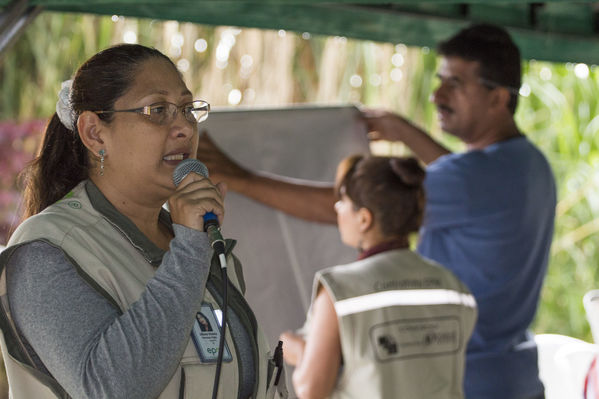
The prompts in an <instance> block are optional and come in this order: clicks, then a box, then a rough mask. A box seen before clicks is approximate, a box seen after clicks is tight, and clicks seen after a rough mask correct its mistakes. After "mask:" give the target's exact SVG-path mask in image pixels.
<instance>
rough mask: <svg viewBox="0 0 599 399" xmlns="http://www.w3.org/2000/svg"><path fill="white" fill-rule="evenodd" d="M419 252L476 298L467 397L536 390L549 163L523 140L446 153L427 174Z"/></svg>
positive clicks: (551, 191)
mask: <svg viewBox="0 0 599 399" xmlns="http://www.w3.org/2000/svg"><path fill="white" fill-rule="evenodd" d="M425 187H426V190H427V192H426V194H427V206H426V211H425V219H424V224H423V227H422V230H421V241H420V244H419V247H418V252H419V253H420V254H422V255H423V256H425V257H428V258H430V259H433V260H435V261H437V262H439V263H441V264H442V265H444V266H446V267H447V268H449V269H450V270H452V271H453V272H454V273H455V274H456V275H457V276H458V277H459V278H460V279H461V280H462V281H463V282H464V283H465V284H466V285H467V286H468V288H469V289H470V291H472V293H473V294H474V296H475V298H476V301H477V304H478V309H479V316H478V320H477V323H476V326H475V328H474V332H473V334H472V337H471V339H470V342H469V344H468V349H467V355H466V356H467V359H466V374H465V381H464V388H465V392H466V397H467V398H469V399H471V398H485V399H492V398H501V399H510V398H520V397H527V396H532V395H535V394H538V393H541V392H543V385H542V383H541V381H540V380H539V377H538V364H537V349H536V346H535V343H534V341H533V340H532V339H531V337H530V335H529V334H528V333H527V328H528V326H529V325H530V323H531V322H532V320H533V317H534V315H535V312H536V309H537V305H538V302H539V296H540V292H541V286H542V284H543V278H544V276H545V273H546V270H547V262H548V258H549V247H550V245H551V238H552V235H553V223H554V217H555V205H556V195H555V182H554V179H553V175H552V173H551V169H550V167H549V164H548V163H547V160H546V159H545V157H544V156H543V154H541V152H540V151H539V150H538V149H537V148H536V147H535V146H534V145H532V144H531V143H530V142H529V141H528V139H526V138H525V137H523V136H520V137H516V138H513V139H510V140H506V141H502V142H499V143H495V144H493V145H490V146H488V147H486V148H485V149H484V150H476V151H469V152H466V153H461V154H449V155H446V156H443V157H440V158H439V159H437V160H436V161H435V162H433V163H431V164H430V165H429V167H428V168H427V177H426V180H425Z"/></svg>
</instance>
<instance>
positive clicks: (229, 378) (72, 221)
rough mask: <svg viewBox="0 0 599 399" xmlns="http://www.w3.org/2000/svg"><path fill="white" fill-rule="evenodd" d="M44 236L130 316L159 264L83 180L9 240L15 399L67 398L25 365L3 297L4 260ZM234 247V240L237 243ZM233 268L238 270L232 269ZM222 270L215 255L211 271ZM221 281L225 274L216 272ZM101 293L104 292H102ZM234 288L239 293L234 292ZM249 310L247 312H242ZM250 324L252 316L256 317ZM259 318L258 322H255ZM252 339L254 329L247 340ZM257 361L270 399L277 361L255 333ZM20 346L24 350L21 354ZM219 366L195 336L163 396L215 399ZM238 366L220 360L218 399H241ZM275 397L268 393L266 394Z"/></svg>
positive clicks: (263, 393)
mask: <svg viewBox="0 0 599 399" xmlns="http://www.w3.org/2000/svg"><path fill="white" fill-rule="evenodd" d="M38 239H43V240H45V241H48V242H50V243H51V244H53V245H55V246H57V247H60V248H62V249H63V251H64V252H65V253H66V254H68V256H69V257H70V258H71V259H72V261H73V264H74V267H77V268H78V269H80V271H82V272H83V274H84V275H87V276H88V277H89V278H87V279H88V280H89V279H90V278H91V280H93V282H95V283H97V285H98V286H99V287H97V289H98V291H99V292H101V293H103V294H104V295H105V296H106V294H107V295H108V297H109V298H111V299H112V300H113V301H114V303H115V304H116V305H117V306H118V307H119V308H120V310H121V311H123V312H124V311H126V310H127V309H128V308H129V306H130V305H131V304H132V303H133V302H135V301H136V300H137V299H138V298H139V297H140V296H141V294H142V293H143V291H144V289H145V286H146V283H147V281H148V280H149V279H150V278H152V276H153V275H154V271H155V269H154V267H153V266H152V265H151V264H150V263H149V262H148V260H147V259H146V258H145V257H144V254H143V253H142V252H141V251H140V250H138V249H137V248H135V247H134V246H133V245H132V244H131V242H130V241H129V240H128V238H127V237H126V236H125V235H124V234H122V233H121V232H120V231H119V230H118V228H117V227H116V226H115V225H113V224H112V223H111V222H110V221H109V220H108V219H107V218H105V217H104V216H103V215H101V214H100V213H99V212H97V211H96V210H95V209H94V208H93V206H92V205H91V203H90V201H89V198H88V196H87V193H86V190H85V186H84V183H81V184H79V185H78V186H77V187H75V189H74V190H73V191H72V192H71V193H69V195H67V196H66V197H65V198H64V199H62V200H60V201H58V202H57V203H55V204H54V205H52V206H50V207H48V208H47V209H46V210H44V211H43V212H41V213H40V214H38V215H35V216H33V217H31V218H29V219H27V220H26V221H25V222H24V223H23V224H21V226H19V228H18V229H17V231H16V232H15V233H14V234H13V236H12V237H11V239H10V242H9V243H8V245H7V247H9V248H7V250H6V251H5V252H3V253H2V263H1V265H2V274H1V276H0V297H1V298H2V305H3V306H2V308H3V309H2V310H3V312H0V313H2V316H3V317H2V319H3V320H2V325H1V327H2V330H3V333H4V334H3V335H2V337H1V338H3V339H2V340H1V343H2V354H3V356H4V360H5V364H6V370H7V374H8V380H9V386H10V388H11V392H12V395H13V397H14V398H15V399H28V398H36V399H37V398H56V397H65V396H64V395H65V394H64V391H62V388H60V386H59V385H58V384H57V383H56V382H55V381H53V380H51V379H50V378H48V377H47V376H45V375H44V374H41V373H40V372H39V371H36V370H34V369H32V368H31V367H30V366H27V364H28V362H26V361H24V360H26V359H24V358H23V357H24V356H26V354H25V353H23V350H22V348H21V347H20V345H21V343H20V342H19V340H18V338H17V339H15V335H14V332H15V329H14V324H13V323H12V320H11V317H10V308H9V306H8V303H7V301H8V297H7V295H6V278H5V270H4V266H5V264H6V263H5V262H6V260H7V259H6V258H7V256H9V255H10V253H11V252H12V251H11V250H10V247H11V246H15V245H17V244H20V243H25V242H29V241H32V240H38ZM231 244H232V243H231V242H230V241H229V242H228V246H227V247H228V254H227V261H228V265H229V267H228V268H227V269H228V275H229V279H230V280H231V282H232V284H233V285H234V286H235V288H237V290H229V298H230V301H229V303H231V302H232V301H231V297H232V296H234V297H236V298H233V300H234V301H235V302H237V303H240V301H241V302H242V303H243V305H244V306H245V307H247V303H246V302H245V300H243V297H242V295H241V294H240V292H241V290H240V281H239V276H238V274H237V271H238V267H239V266H240V265H239V264H238V261H237V259H236V258H234V257H233V256H232V255H231V253H230V250H231ZM233 244H234V243H233ZM233 265H235V266H236V267H232V266H233ZM215 267H216V269H217V270H218V269H219V266H218V265H217V263H216V260H215V258H213V269H214V268H215ZM218 273H219V274H218V275H219V276H220V271H218ZM102 291H103V292H102ZM235 291H237V292H235ZM203 301H204V302H208V303H210V304H212V306H213V308H214V309H219V308H220V307H219V305H218V304H217V302H216V301H215V299H214V297H213V296H212V294H211V292H210V291H209V289H208V287H207V288H206V291H205V294H204V298H203ZM244 310H246V311H249V313H251V310H249V307H247V309H244ZM252 319H254V318H253V314H252ZM254 320H255V319H254ZM252 335H253V334H252V333H251V332H250V336H252ZM226 341H227V345H228V347H229V348H230V349H231V350H232V351H234V348H235V345H234V343H233V340H232V338H231V335H230V333H229V329H227V330H226ZM254 342H255V344H256V345H255V348H254V351H255V353H256V359H255V361H256V364H257V370H256V373H257V378H258V384H257V387H256V391H255V392H257V394H256V395H255V397H256V398H265V397H267V385H268V384H267V382H268V381H267V377H268V376H269V374H271V373H269V372H271V371H272V366H269V365H270V364H271V363H272V362H270V361H269V358H270V353H269V350H268V345H267V343H266V340H265V337H264V334H263V333H262V331H261V330H260V329H259V328H257V331H256V337H255V341H254ZM19 349H21V350H19ZM215 369H216V366H215V364H202V363H201V361H200V358H199V356H198V354H197V352H196V349H195V347H194V344H193V341H192V340H191V339H190V340H189V342H188V344H187V347H186V349H185V351H184V354H183V357H182V358H181V362H180V364H179V367H178V368H177V370H176V371H175V373H174V374H173V376H172V378H171V380H170V382H169V383H168V385H167V386H166V387H165V389H164V391H163V392H162V394H161V395H160V396H159V399H178V398H180V397H182V398H207V397H211V394H212V386H213V381H214V373H215ZM182 370H183V371H184V383H185V389H184V392H185V395H184V396H180V391H181V389H180V388H181V383H182V380H181V377H182ZM238 380H239V375H238V364H237V356H236V354H234V353H233V361H231V362H228V363H227V362H223V366H222V372H221V383H220V386H219V394H218V397H219V398H223V399H231V398H237V389H238ZM273 394H274V390H273V389H269V392H268V397H272V396H273Z"/></svg>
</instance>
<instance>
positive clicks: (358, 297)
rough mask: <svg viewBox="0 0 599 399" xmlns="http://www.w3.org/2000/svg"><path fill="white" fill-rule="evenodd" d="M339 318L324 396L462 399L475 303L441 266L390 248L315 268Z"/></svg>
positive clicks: (317, 281) (317, 279)
mask: <svg viewBox="0 0 599 399" xmlns="http://www.w3.org/2000/svg"><path fill="white" fill-rule="evenodd" d="M320 285H322V286H324V287H325V288H326V290H327V292H328V293H329V294H330V295H331V298H332V300H333V303H334V304H335V311H336V312H337V318H338V322H339V332H340V338H341V350H342V355H343V365H342V371H341V373H340V376H339V378H338V381H337V385H336V387H335V390H334V392H333V393H332V395H331V398H335V399H349V398H355V399H358V398H381V399H382V398H389V399H391V398H392V399H403V398H406V399H414V398H427V399H458V398H459V399H461V398H463V397H464V394H463V388H462V380H463V376H464V355H465V351H466V343H467V341H468V339H469V337H470V335H471V333H472V329H473V327H474V323H475V320H476V303H475V300H474V297H472V295H471V294H470V292H469V291H468V289H467V288H466V287H465V286H464V285H463V284H462V283H461V282H460V281H459V280H458V279H457V278H456V277H455V276H454V275H453V274H452V273H451V272H450V271H448V270H447V269H445V268H442V267H440V266H439V265H437V264H435V263H433V262H431V261H428V260H425V259H423V258H422V257H420V256H419V255H418V254H416V253H414V252H411V251H409V250H392V251H386V252H383V253H379V254H376V255H373V256H370V257H368V258H366V259H363V260H360V261H357V262H354V263H351V264H348V265H341V266H335V267H332V268H328V269H325V270H322V271H320V272H319V273H317V275H316V277H315V279H314V295H315V294H316V293H317V290H318V287H319V286H320Z"/></svg>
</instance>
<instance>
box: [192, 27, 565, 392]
mask: <svg viewBox="0 0 599 399" xmlns="http://www.w3.org/2000/svg"><path fill="white" fill-rule="evenodd" d="M438 50H439V54H440V55H441V57H442V58H441V64H440V67H439V70H438V73H437V76H438V78H439V80H440V83H439V86H438V88H437V89H436V90H435V92H434V93H433V95H432V98H431V99H432V101H433V103H434V104H435V105H436V107H437V115H438V120H439V123H440V125H441V128H442V129H443V130H444V131H445V132H447V133H449V134H452V135H454V136H456V137H457V138H459V139H460V140H461V141H463V142H464V143H465V145H466V148H467V151H466V152H463V153H456V154H453V153H450V151H448V150H447V149H446V148H445V147H443V146H442V145H441V144H439V143H438V142H436V141H435V140H433V139H432V138H431V137H430V136H429V135H428V134H427V133H425V132H424V131H422V130H421V129H419V128H417V127H416V126H414V125H412V124H411V123H410V122H409V121H407V120H405V119H404V118H402V117H400V116H398V115H395V114H392V113H389V112H384V111H374V110H372V111H365V112H364V118H365V120H366V123H367V125H368V127H369V130H370V136H371V138H372V139H374V140H376V139H385V140H393V141H401V142H403V143H405V144H406V145H407V146H408V147H409V148H410V149H411V150H412V151H413V152H414V154H415V155H416V156H418V157H419V158H420V159H421V160H422V161H423V162H425V163H426V164H428V167H427V178H426V181H425V186H426V192H427V206H426V211H425V220H424V224H423V228H422V230H421V238H420V243H419V246H418V251H419V252H420V253H421V254H422V255H424V256H426V257H428V258H431V259H433V260H435V261H437V262H439V263H440V264H442V265H444V266H445V267H447V268H449V269H450V270H452V271H453V272H454V273H455V274H456V275H457V276H458V277H459V278H460V279H461V280H462V281H464V282H465V283H466V285H467V286H468V287H469V289H470V290H471V291H472V293H473V294H474V296H475V298H476V300H477V303H478V310H479V318H478V321H477V324H476V327H475V330H474V333H473V335H472V338H471V340H470V342H469V345H468V348H467V355H466V356H467V359H466V376H465V381H464V386H465V392H466V397H467V398H469V399H472V398H484V399H494V398H497V399H499V398H501V399H512V398H513V399H538V398H543V397H544V389H543V384H542V383H541V381H540V379H539V376H538V365H537V349H536V345H535V343H534V340H533V339H532V338H531V335H530V334H529V333H528V331H527V328H528V326H529V325H530V323H531V322H532V320H533V317H534V314H535V312H536V309H537V305H538V301H539V296H540V292H541V287H542V284H543V279H544V276H545V274H546V270H547V263H548V258H549V248H550V245H551V238H552V235H553V222H554V216H555V205H556V195H555V183H554V179H553V175H552V173H551V170H550V167H549V165H548V163H547V161H546V160H545V158H544V156H543V155H542V154H541V153H540V152H539V150H538V149H537V148H536V147H535V146H534V145H533V144H532V143H530V142H529V141H528V140H527V139H526V137H524V136H523V135H522V134H521V133H520V131H519V130H518V127H517V126H516V123H515V121H514V112H515V110H516V106H517V102H518V89H519V87H520V82H521V71H520V69H521V67H520V53H519V51H518V48H517V47H516V46H515V44H514V43H513V41H512V40H511V38H510V36H509V35H508V34H507V32H506V31H505V30H503V29H502V28H499V27H496V26H493V25H474V26H471V27H468V28H466V29H463V30H462V31H460V32H458V33H457V34H456V35H455V36H453V37H451V38H450V39H448V40H447V41H445V42H442V43H441V44H440V45H439V47H438ZM198 157H199V158H200V159H202V160H205V161H206V162H207V163H208V166H209V168H210V170H211V172H212V176H213V180H215V181H218V180H219V179H224V180H226V181H227V183H228V184H229V186H230V188H231V189H233V190H235V191H239V192H241V193H243V194H246V195H248V196H249V197H251V198H253V199H256V200H258V201H261V202H263V203H265V204H267V205H270V206H273V207H276V208H279V209H281V210H283V211H286V212H288V213H291V214H293V215H295V216H298V217H303V218H306V219H310V220H317V221H321V222H327V221H328V222H334V221H335V213H334V211H333V206H332V204H333V202H334V196H333V192H332V190H331V189H330V188H327V187H321V186H316V185H311V184H309V183H306V184H300V185H298V184H297V183H296V182H291V181H288V180H286V179H285V178H273V177H272V176H266V175H263V174H260V173H259V172H258V173H255V172H251V171H248V170H245V169H242V168H240V167H239V166H238V165H236V164H234V163H233V162H231V161H230V160H227V159H226V158H225V156H224V155H223V154H222V153H220V152H219V151H218V150H216V148H215V147H214V145H213V144H212V143H211V142H210V140H209V138H207V137H203V139H202V140H201V143H200V150H199V153H198ZM223 165H225V166H223ZM215 173H216V175H215Z"/></svg>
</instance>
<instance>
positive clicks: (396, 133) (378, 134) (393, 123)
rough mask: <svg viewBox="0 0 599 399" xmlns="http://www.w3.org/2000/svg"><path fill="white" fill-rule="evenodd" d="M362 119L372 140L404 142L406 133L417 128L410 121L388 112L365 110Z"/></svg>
mask: <svg viewBox="0 0 599 399" xmlns="http://www.w3.org/2000/svg"><path fill="white" fill-rule="evenodd" d="M362 117H363V119H364V122H366V127H367V129H368V138H369V139H370V140H387V141H404V139H405V136H406V131H407V130H411V129H415V128H416V127H415V126H414V125H412V123H410V122H409V121H408V120H406V119H404V118H403V117H401V116H399V115H396V114H394V113H391V112H388V111H383V110H378V109H363V110H362Z"/></svg>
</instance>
